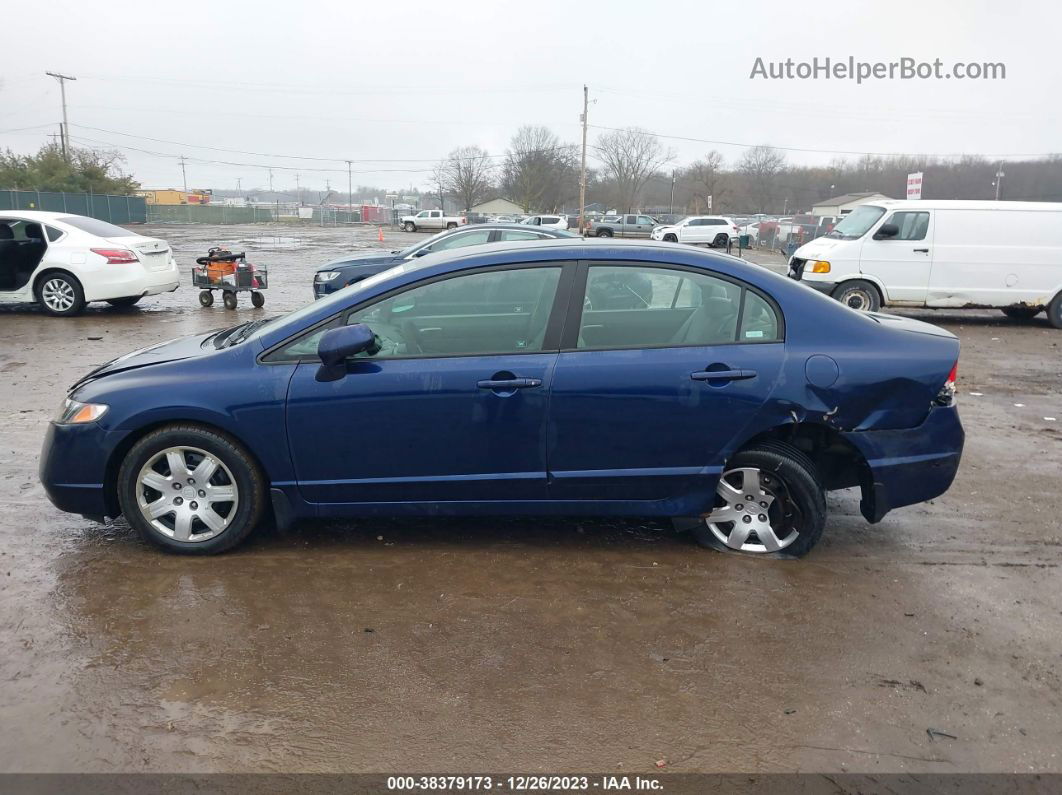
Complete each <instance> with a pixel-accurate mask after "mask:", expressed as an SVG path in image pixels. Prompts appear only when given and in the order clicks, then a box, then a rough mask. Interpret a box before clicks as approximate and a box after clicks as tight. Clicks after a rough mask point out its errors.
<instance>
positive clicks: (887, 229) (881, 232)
mask: <svg viewBox="0 0 1062 795" xmlns="http://www.w3.org/2000/svg"><path fill="white" fill-rule="evenodd" d="M898 234H900V227H898V226H896V224H882V225H881V228H880V229H878V231H877V232H875V233H874V239H875V240H888V239H889V238H890V237H896V235H898Z"/></svg>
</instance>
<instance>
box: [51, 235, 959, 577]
mask: <svg viewBox="0 0 1062 795" xmlns="http://www.w3.org/2000/svg"><path fill="white" fill-rule="evenodd" d="M958 356H959V343H958V341H957V340H956V339H955V337H954V336H952V335H951V334H949V333H948V332H946V331H943V330H941V329H939V328H936V327H935V326H932V325H929V324H927V323H922V322H919V321H916V320H912V319H907V318H900V317H894V316H890V315H883V314H869V313H862V312H857V311H855V310H852V309H849V308H848V307H846V306H844V305H842V304H839V303H837V302H836V301H833V300H831V299H830V298H828V297H826V296H824V295H820V294H819V293H817V292H816V291H814V290H811V289H809V288H808V287H806V286H805V285H802V284H800V283H799V282H794V281H791V280H789V279H786V278H784V277H782V276H778V275H776V274H773V273H771V272H769V271H767V270H765V269H763V268H760V267H757V266H754V265H750V264H747V263H745V262H743V261H741V260H738V259H736V258H733V257H729V256H726V255H723V254H717V253H711V252H706V251H703V250H699V249H696V248H693V247H687V246H675V245H670V244H659V243H645V242H642V243H637V242H630V243H618V242H616V241H606V240H582V239H559V240H549V241H541V242H531V243H520V242H510V243H504V242H503V243H494V244H489V245H486V246H477V247H474V248H470V249H465V250H457V251H450V252H445V253H438V254H431V255H429V256H426V257H423V258H420V259H417V260H414V261H412V262H407V263H405V264H402V265H399V266H397V267H395V268H392V269H391V270H387V271H385V272H383V273H379V274H377V275H375V276H371V277H369V278H368V279H365V280H363V281H360V282H358V283H357V284H355V285H353V286H351V287H350V288H349V289H346V290H341V291H339V292H336V293H333V294H332V295H330V296H328V297H326V298H323V299H321V300H319V301H315V302H313V303H311V304H309V305H308V306H306V307H303V308H302V309H299V310H297V311H295V312H292V313H291V314H289V315H286V316H283V317H279V318H276V319H272V320H265V321H256V322H251V323H246V324H243V325H240V326H236V327H233V328H230V329H227V330H225V331H221V332H214V333H210V334H202V335H198V336H193V337H187V338H184V339H178V340H174V341H172V342H166V343H163V344H161V345H156V346H153V347H150V348H145V349H144V350H140V351H136V352H134V353H130V354H127V355H125V356H122V357H120V358H118V359H115V360H114V361H112V362H109V363H107V364H105V365H104V366H102V367H100V368H98V369H97V370H95V371H93V372H91V373H89V374H88V375H86V376H85V377H84V378H83V379H81V380H80V381H78V382H77V383H76V384H74V385H73V386H72V387H71V389H70V391H69V395H68V397H67V399H66V401H65V403H64V404H63V406H62V409H61V411H60V413H59V416H58V417H57V418H56V420H55V421H54V422H53V423H51V425H50V426H49V429H48V433H47V437H46V439H45V441H44V450H43V454H42V457H41V467H40V474H41V480H42V481H43V483H44V486H45V488H46V490H47V493H48V496H49V497H50V498H51V500H52V502H53V503H55V505H56V506H58V507H59V508H61V509H62V510H65V511H71V512H74V513H79V514H83V515H86V516H90V517H93V518H99V517H105V516H111V517H113V516H118V515H124V516H125V517H126V519H127V521H128V522H129V523H130V524H131V525H132V526H133V527H135V528H136V529H137V531H139V533H140V534H141V535H142V536H143V538H144V539H146V540H147V541H149V542H152V543H154V544H157V545H158V546H160V547H162V548H164V549H167V550H170V551H174V552H184V553H191V554H209V553H215V552H221V551H222V550H226V549H229V548H231V547H233V546H235V545H236V544H238V543H239V542H240V541H242V540H243V539H244V538H246V537H247V536H248V534H250V533H251V532H252V531H253V530H254V528H255V526H256V525H258V524H259V523H260V522H261V521H262V520H263V519H264V518H265V517H267V515H269V516H271V517H272V518H273V519H274V520H275V521H276V523H277V524H278V525H280V526H287V525H290V524H291V523H292V522H295V521H296V520H299V519H308V518H324V517H329V518H335V517H353V516H382V515H409V514H427V515H472V514H476V515H485V514H492V515H507V516H511V515H534V514H539V515H541V514H556V515H580V514H582V515H587V514H591V515H622V516H654V517H672V518H674V519H675V520H676V525H678V526H680V527H683V528H687V529H690V530H692V531H693V533H694V535H695V536H696V538H697V539H698V540H699V541H700V542H701V543H703V544H704V545H706V546H712V547H715V548H719V549H729V550H735V551H740V552H745V553H760V554H769V555H776V556H779V555H780V556H799V555H803V554H804V553H806V552H807V551H808V550H809V549H811V547H812V546H813V545H814V544H815V543H816V541H817V540H818V539H819V537H820V536H821V534H822V532H823V528H824V526H825V523H826V503H825V492H826V491H829V490H831V489H841V488H847V487H852V486H858V487H859V488H860V489H861V493H862V500H861V503H860V507H861V510H862V513H863V515H864V517H865V518H866V519H867V520H868V521H870V522H877V521H879V520H880V519H881V518H882V517H883V516H884V515H885V514H886V513H887V512H888V511H890V510H892V509H894V508H899V507H901V506H904V505H911V504H913V503H917V502H921V501H924V500H929V499H932V498H933V497H936V496H938V495H939V494H941V493H943V492H944V491H945V490H946V489H947V488H948V487H949V486H950V485H951V482H952V479H953V478H954V476H955V472H956V469H957V468H958V465H959V458H960V455H961V453H962V446H963V430H962V426H961V424H960V422H959V416H958V413H957V410H956V407H955V405H954V403H955V376H956V367H957V360H958Z"/></svg>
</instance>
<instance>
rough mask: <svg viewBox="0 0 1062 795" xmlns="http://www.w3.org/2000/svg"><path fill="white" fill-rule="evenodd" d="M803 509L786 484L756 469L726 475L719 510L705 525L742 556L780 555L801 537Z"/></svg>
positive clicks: (722, 479) (718, 498)
mask: <svg viewBox="0 0 1062 795" xmlns="http://www.w3.org/2000/svg"><path fill="white" fill-rule="evenodd" d="M800 519H801V517H800V513H799V509H798V508H797V506H796V503H795V502H794V501H793V500H792V499H791V498H790V496H789V491H788V489H787V488H786V485H785V483H784V482H783V481H782V480H781V479H780V478H779V477H778V476H777V475H776V474H774V473H770V472H764V471H763V470H761V469H756V468H754V467H742V468H740V469H731V470H729V471H727V472H724V473H723V475H722V477H720V478H719V485H718V486H717V487H716V507H715V508H714V510H712V512H711V513H710V514H708V515H707V516H706V517H705V519H704V522H705V524H706V525H707V527H708V529H709V530H710V531H711V533H712V535H713V536H715V538H716V539H717V540H719V541H720V542H722V543H723V544H726V545H727V546H728V547H730V548H731V549H736V550H738V551H741V552H755V553H764V552H779V551H781V550H783V549H785V548H786V547H788V546H789V545H790V544H792V543H793V542H794V541H796V540H797V537H798V536H799V535H800V532H799V530H798V529H797V528H798V526H799V522H800Z"/></svg>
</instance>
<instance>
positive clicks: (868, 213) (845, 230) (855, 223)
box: [826, 204, 885, 240]
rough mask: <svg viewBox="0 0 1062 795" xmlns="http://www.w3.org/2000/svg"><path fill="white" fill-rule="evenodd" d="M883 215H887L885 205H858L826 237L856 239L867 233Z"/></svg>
mask: <svg viewBox="0 0 1062 795" xmlns="http://www.w3.org/2000/svg"><path fill="white" fill-rule="evenodd" d="M883 215H885V208H884V207H875V206H874V205H872V204H864V205H862V206H861V207H856V208H855V209H854V210H852V212H851V213H849V214H848V215H846V216H845V217H844V220H843V221H841V223H839V224H837V226H835V227H834V228H833V231H831V232H830V233H829V234H828V235H826V237H832V238H834V239H836V240H856V239H857V238H860V237H862V236H863V235H865V234H866V233H867V230H868V229H870V227H872V226H874V224H875V223H877V221H878V219H879V218H881V216H883Z"/></svg>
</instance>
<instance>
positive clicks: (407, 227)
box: [402, 221, 417, 232]
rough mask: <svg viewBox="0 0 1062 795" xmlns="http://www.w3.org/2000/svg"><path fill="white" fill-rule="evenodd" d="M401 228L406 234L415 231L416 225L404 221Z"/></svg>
mask: <svg viewBox="0 0 1062 795" xmlns="http://www.w3.org/2000/svg"><path fill="white" fill-rule="evenodd" d="M402 228H403V229H405V230H406V231H407V232H416V231H417V225H416V224H415V223H413V222H412V221H406V222H405V223H404V224H402Z"/></svg>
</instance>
